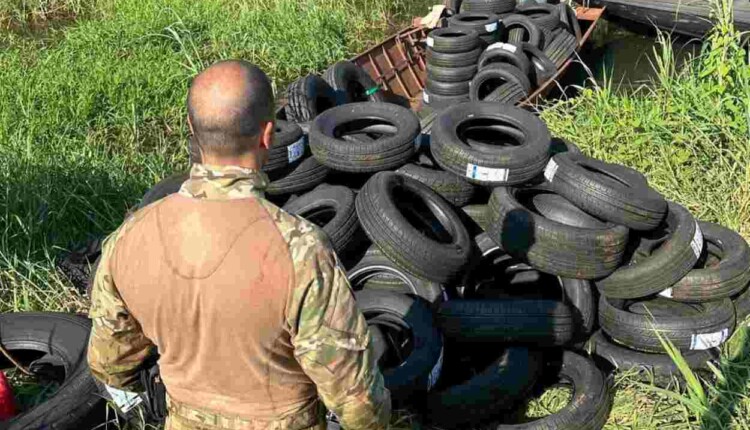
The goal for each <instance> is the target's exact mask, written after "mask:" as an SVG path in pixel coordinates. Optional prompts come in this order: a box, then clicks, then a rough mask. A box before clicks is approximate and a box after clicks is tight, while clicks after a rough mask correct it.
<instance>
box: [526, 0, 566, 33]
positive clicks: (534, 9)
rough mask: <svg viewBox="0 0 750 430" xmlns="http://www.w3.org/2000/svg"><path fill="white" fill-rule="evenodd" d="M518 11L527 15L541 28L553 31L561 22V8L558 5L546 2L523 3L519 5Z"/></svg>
mask: <svg viewBox="0 0 750 430" xmlns="http://www.w3.org/2000/svg"><path fill="white" fill-rule="evenodd" d="M516 13H518V14H521V15H524V16H527V17H529V18H531V20H532V21H533V22H534V23H535V24H536V25H538V26H539V28H540V29H542V28H543V29H545V30H547V31H553V30H554V29H556V28H557V26H558V25H559V24H560V10H559V9H558V8H557V5H553V4H546V3H535V2H529V3H522V4H520V5H519V6H518V9H517V10H516Z"/></svg>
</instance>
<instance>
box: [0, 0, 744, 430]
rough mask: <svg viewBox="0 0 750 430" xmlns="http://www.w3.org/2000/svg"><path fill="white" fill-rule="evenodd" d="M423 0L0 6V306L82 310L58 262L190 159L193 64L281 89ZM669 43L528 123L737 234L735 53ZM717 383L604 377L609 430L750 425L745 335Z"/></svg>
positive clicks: (382, 30) (563, 393)
mask: <svg viewBox="0 0 750 430" xmlns="http://www.w3.org/2000/svg"><path fill="white" fill-rule="evenodd" d="M430 3H432V1H427V0H420V1H416V2H410V1H408V0H395V1H391V0H300V1H296V0H255V1H250V0H247V1H239V0H205V1H200V2H197V1H192V0H0V166H2V167H1V168H0V190H1V191H2V192H1V193H0V312H7V311H22V310H63V311H80V310H84V309H85V308H86V306H87V303H86V300H85V299H84V298H82V297H81V296H80V295H78V294H77V293H76V292H75V291H74V290H73V289H72V288H71V286H70V283H69V282H68V281H67V280H66V279H64V277H62V276H61V274H60V273H59V272H58V271H57V270H56V269H55V264H54V263H55V259H56V258H59V256H60V254H61V252H63V251H64V250H66V249H69V248H70V247H72V246H75V245H76V244H80V243H81V242H83V241H85V240H86V239H88V238H90V237H93V236H96V235H100V234H104V233H106V232H109V231H111V230H112V229H113V228H115V227H116V226H117V225H118V224H119V223H120V222H121V220H122V217H123V214H124V213H125V212H126V211H127V210H128V209H129V208H130V207H131V206H132V205H134V204H135V203H136V202H137V201H138V199H139V197H140V196H141V195H142V194H143V192H144V191H145V190H146V189H147V188H148V187H149V186H150V185H152V184H153V183H154V182H155V181H157V180H158V179H159V178H161V177H163V176H165V175H166V174H168V173H170V172H172V171H174V170H175V169H178V168H185V167H186V164H187V150H186V144H185V138H186V134H185V133H186V130H185V123H184V112H185V106H184V100H185V91H186V89H187V86H188V84H189V80H190V78H191V77H192V76H193V75H194V74H195V73H196V71H198V70H200V69H201V68H202V67H203V66H204V65H206V64H210V63H211V62H213V61H215V60H218V59H223V58H245V59H248V60H250V61H253V62H255V63H257V64H259V65H260V66H261V67H263V68H264V69H265V70H266V71H267V72H268V73H269V75H271V76H272V78H273V79H274V83H275V87H276V90H277V91H282V90H283V89H284V88H285V86H286V84H287V83H289V82H290V81H291V80H293V79H294V78H296V77H297V76H299V75H301V74H304V73H307V72H310V71H320V70H322V69H323V68H324V67H325V66H326V65H328V64H331V63H332V62H334V61H336V60H339V59H344V58H348V57H350V56H351V55H352V54H354V53H356V52H358V51H360V50H362V49H363V48H364V47H365V46H367V45H368V44H372V43H373V42H376V41H378V40H379V39H381V38H383V37H384V36H385V35H386V34H388V33H390V32H391V31H392V30H393V29H394V28H396V27H398V23H403V22H405V19H407V18H409V17H410V16H412V15H415V14H423V13H424V12H426V6H427V5H428V4H430ZM726 4H728V3H727V2H725V3H724V6H726ZM724 12H726V11H724ZM721 16H722V17H724V18H726V13H724V14H723V15H721ZM669 46H670V44H668V43H665V44H664V48H663V49H662V50H660V51H659V52H657V53H656V54H657V55H656V58H657V61H656V63H655V67H656V68H657V70H658V71H659V73H658V78H657V80H656V81H655V82H654V84H653V85H650V86H647V87H643V88H641V89H639V90H638V91H635V92H633V91H630V90H629V91H618V89H617V88H615V87H613V85H612V84H603V85H589V86H588V87H587V88H586V89H584V90H583V91H582V92H581V95H580V96H579V97H577V98H575V99H572V100H568V101H563V102H554V103H550V104H548V105H545V106H543V108H544V109H543V114H542V117H543V118H544V119H545V121H546V122H547V123H548V125H549V127H550V129H551V130H552V131H553V133H554V134H556V135H559V136H563V137H567V138H569V139H571V140H572V141H573V142H575V143H577V144H579V145H580V146H581V147H582V148H583V150H584V151H585V152H587V153H588V154H590V155H592V156H595V157H598V158H602V159H605V160H608V161H612V162H618V163H622V164H626V165H630V166H632V167H634V168H636V169H638V170H640V171H642V172H644V173H645V174H646V175H647V176H648V178H649V180H650V182H651V184H652V185H653V186H654V187H655V188H657V189H658V190H659V191H661V192H662V193H664V194H665V195H666V196H667V197H668V198H669V199H672V200H675V201H677V202H679V203H681V204H683V205H685V206H686V207H687V208H688V209H690V211H691V212H693V213H694V214H695V215H696V216H697V217H698V218H700V219H704V220H709V221H715V222H719V223H721V224H724V225H726V226H729V227H731V228H734V229H737V230H738V231H740V232H741V233H742V234H743V235H744V236H745V237H746V238H750V131H749V129H750V68H749V67H748V57H747V53H746V52H745V51H743V50H742V49H740V48H739V37H738V35H736V34H735V33H733V32H732V30H731V29H730V26H729V24H728V22H727V20H726V19H723V20H721V22H720V24H719V26H718V28H717V32H716V33H715V34H714V35H713V36H712V38H711V39H710V40H709V43H707V45H706V49H705V50H704V52H703V54H702V55H701V56H700V57H699V58H696V59H695V60H694V61H690V62H688V63H687V65H686V66H683V67H680V69H679V70H675V66H674V63H673V55H672V53H671V52H670V50H669ZM688 379H689V380H691V379H692V378H688ZM715 379H716V380H715V381H713V382H710V383H704V384H703V385H702V386H701V388H700V390H698V386H696V385H695V384H696V382H695V381H693V383H692V384H691V386H689V387H685V386H680V385H678V384H677V383H676V382H674V383H673V384H672V385H671V386H670V387H669V389H668V390H662V389H659V388H657V387H655V386H653V385H652V384H651V383H648V382H647V381H646V382H642V379H640V378H638V377H636V376H635V375H634V374H618V375H617V377H616V378H615V386H616V387H617V396H616V399H615V403H614V408H613V411H612V415H611V417H610V420H609V423H608V424H607V428H608V429H656V428H658V429H659V430H666V429H686V428H694V429H702V430H714V429H717V430H718V429H726V428H736V429H748V428H750V419H748V417H750V400H748V393H750V384H749V383H748V381H750V346H749V343H748V340H747V329H746V328H745V327H744V325H743V327H742V328H741V329H739V330H738V333H737V334H735V336H734V337H733V339H732V340H731V341H730V342H729V344H728V346H727V347H726V348H725V354H724V357H723V359H722V362H721V363H720V365H719V366H718V368H717V369H716V370H715ZM701 393H702V394H701ZM568 396H569V391H567V390H564V389H562V390H561V389H555V390H552V391H550V392H548V393H546V394H545V395H544V396H542V397H541V398H540V399H537V400H535V401H532V402H531V403H530V405H529V408H528V411H527V415H528V416H530V417H538V416H543V415H544V414H546V413H548V412H550V411H554V410H556V409H559V408H560V407H562V405H563V404H564V403H565V402H566V400H567V398H568ZM396 427H397V428H407V427H411V421H410V420H409V418H408V417H406V418H404V419H403V420H402V421H401V422H400V423H399V425H398V426H396Z"/></svg>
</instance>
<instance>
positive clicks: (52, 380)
mask: <svg viewBox="0 0 750 430" xmlns="http://www.w3.org/2000/svg"><path fill="white" fill-rule="evenodd" d="M5 347H6V349H8V350H9V352H10V353H11V354H12V356H13V359H15V360H16V361H18V362H19V363H20V364H21V365H22V366H24V367H26V368H27V369H29V370H30V371H31V373H32V375H25V374H23V373H22V372H21V371H20V370H18V369H17V368H16V367H15V366H14V365H13V364H12V363H11V362H10V361H8V360H7V359H6V358H5V357H4V356H2V355H0V371H2V372H4V373H5V375H6V376H7V378H8V381H9V382H10V386H11V388H12V389H13V396H14V398H15V400H16V405H17V406H18V411H19V413H24V412H28V411H29V410H31V409H33V408H34V407H36V406H39V405H40V404H42V403H44V402H46V401H47V400H49V399H50V398H52V397H54V396H55V394H56V393H57V390H58V389H59V388H60V386H61V385H62V384H63V382H64V381H65V375H66V372H65V366H64V363H62V362H61V361H60V359H58V358H53V357H52V356H50V355H48V354H47V353H46V352H44V351H39V350H29V349H24V348H19V349H14V348H13V347H12V346H9V345H5Z"/></svg>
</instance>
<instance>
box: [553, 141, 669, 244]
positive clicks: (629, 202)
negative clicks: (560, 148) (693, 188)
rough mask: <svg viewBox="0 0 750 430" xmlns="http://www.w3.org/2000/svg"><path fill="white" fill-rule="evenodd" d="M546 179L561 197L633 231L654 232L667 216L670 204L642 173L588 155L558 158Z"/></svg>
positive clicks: (567, 155)
mask: <svg viewBox="0 0 750 430" xmlns="http://www.w3.org/2000/svg"><path fill="white" fill-rule="evenodd" d="M545 177H546V178H547V180H548V181H549V182H550V183H551V184H552V188H553V189H554V190H555V191H556V192H558V193H559V194H561V195H563V196H565V197H566V198H567V199H569V200H570V201H572V202H573V203H575V204H576V205H578V207H580V208H581V209H583V210H585V211H586V212H589V213H590V214H592V215H595V216H597V217H599V218H602V219H605V220H608V221H611V222H614V223H617V224H622V225H624V226H626V227H629V228H631V229H634V230H642V231H648V230H653V229H655V228H656V227H658V226H659V224H661V222H662V220H663V219H664V216H665V215H666V213H667V201H666V200H665V199H664V197H663V196H662V195H661V194H659V193H658V192H656V191H655V190H653V189H652V188H651V187H649V186H648V183H647V182H646V181H645V180H643V177H642V175H641V174H640V173H639V172H636V171H634V170H633V169H630V168H628V167H625V166H620V165H616V164H610V163H606V162H604V161H601V160H596V159H593V158H589V157H586V156H585V155H575V154H570V153H568V154H559V155H556V156H555V157H554V158H553V159H552V160H551V161H550V163H549V166H548V167H547V168H546V169H545Z"/></svg>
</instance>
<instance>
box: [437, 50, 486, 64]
mask: <svg viewBox="0 0 750 430" xmlns="http://www.w3.org/2000/svg"><path fill="white" fill-rule="evenodd" d="M481 52H482V50H481V49H480V48H476V49H473V50H471V51H466V52H458V53H455V54H448V53H444V52H437V51H434V50H432V49H427V68H430V67H431V66H439V67H467V66H476V65H477V60H478V59H479V54H481Z"/></svg>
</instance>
